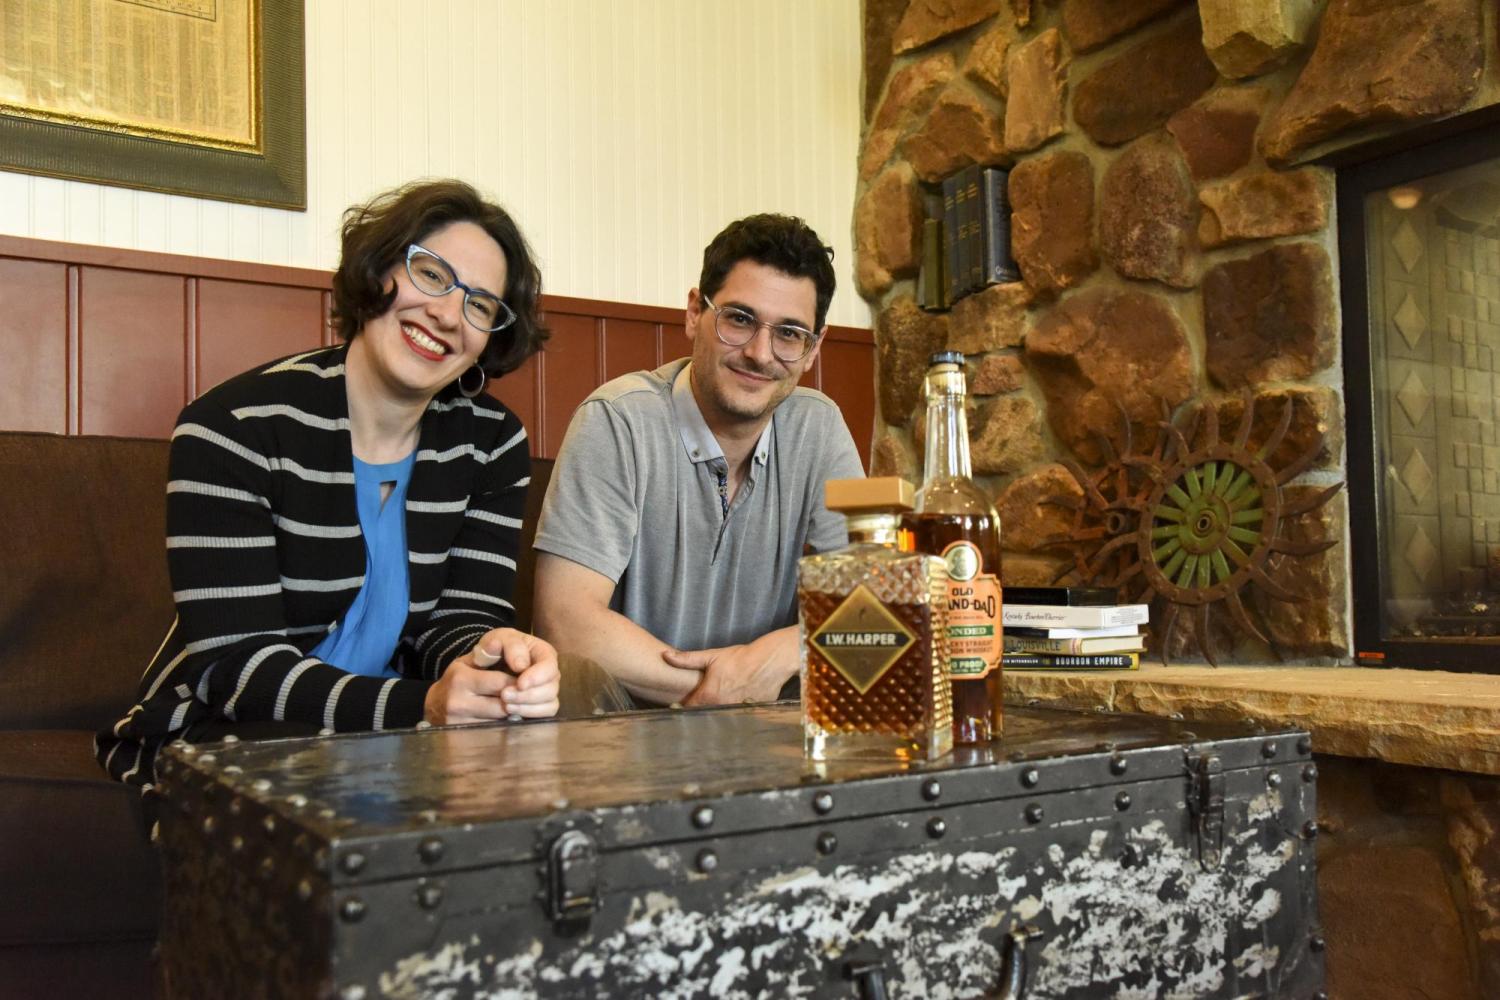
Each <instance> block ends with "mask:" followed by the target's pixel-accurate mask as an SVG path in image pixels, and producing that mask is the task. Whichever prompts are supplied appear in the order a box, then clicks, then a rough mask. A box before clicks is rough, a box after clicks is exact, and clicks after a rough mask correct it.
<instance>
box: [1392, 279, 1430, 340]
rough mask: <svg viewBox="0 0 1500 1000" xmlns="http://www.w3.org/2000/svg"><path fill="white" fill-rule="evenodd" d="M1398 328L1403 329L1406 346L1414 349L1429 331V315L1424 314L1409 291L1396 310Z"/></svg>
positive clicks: (1402, 335)
mask: <svg viewBox="0 0 1500 1000" xmlns="http://www.w3.org/2000/svg"><path fill="white" fill-rule="evenodd" d="M1395 320H1396V329H1397V330H1400V331H1401V338H1402V339H1403V340H1405V341H1406V346H1407V347H1409V348H1411V349H1412V350H1416V349H1417V345H1418V344H1420V343H1421V342H1422V335H1423V334H1424V333H1426V332H1427V317H1426V316H1423V315H1422V310H1421V308H1419V307H1418V306H1417V303H1416V302H1415V301H1414V300H1413V299H1412V297H1411V293H1410V292H1408V293H1407V295H1406V298H1405V300H1404V301H1402V303H1401V308H1400V309H1397V310H1396V316H1395Z"/></svg>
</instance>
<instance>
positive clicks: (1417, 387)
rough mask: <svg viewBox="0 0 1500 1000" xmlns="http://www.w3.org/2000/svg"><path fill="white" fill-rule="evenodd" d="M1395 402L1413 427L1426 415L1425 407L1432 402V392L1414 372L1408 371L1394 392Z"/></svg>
mask: <svg viewBox="0 0 1500 1000" xmlns="http://www.w3.org/2000/svg"><path fill="white" fill-rule="evenodd" d="M1396 402H1397V403H1398V404H1400V406H1401V411H1402V412H1403V413H1405V414H1406V419H1408V420H1410V421H1411V425H1412V426H1413V427H1415V426H1417V425H1418V424H1420V423H1421V422H1422V418H1423V417H1425V416H1426V415H1427V407H1428V405H1429V404H1430V403H1431V402H1432V391H1431V390H1430V389H1428V388H1427V385H1426V384H1425V383H1424V382H1423V381H1422V377H1421V376H1420V375H1418V374H1417V373H1416V371H1415V370H1413V371H1409V372H1407V373H1406V381H1405V382H1402V383H1401V388H1400V389H1399V390H1398V391H1397V392H1396Z"/></svg>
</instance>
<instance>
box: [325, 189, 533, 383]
mask: <svg viewBox="0 0 1500 1000" xmlns="http://www.w3.org/2000/svg"><path fill="white" fill-rule="evenodd" d="M454 222H472V223H474V224H475V225H477V226H479V227H480V228H482V229H483V230H484V231H485V232H486V233H489V235H490V237H491V238H492V239H494V241H495V242H496V243H498V244H499V245H500V249H501V251H502V252H503V253H504V254H505V273H506V278H505V291H504V293H503V294H502V295H501V298H502V299H504V300H505V304H506V305H508V306H510V308H511V311H512V312H514V313H515V314H516V321H515V322H514V323H512V324H511V325H510V326H508V327H506V328H505V329H504V330H500V331H498V332H496V333H494V334H491V335H490V340H489V343H487V344H486V345H485V347H484V350H483V351H481V352H480V355H479V366H480V367H481V368H483V369H484V371H485V372H486V373H487V374H488V375H490V376H491V377H494V378H498V377H499V376H501V375H504V374H505V373H506V372H512V371H515V370H516V369H517V368H519V367H521V365H522V364H523V363H524V362H525V361H526V359H527V358H529V357H531V355H532V354H534V353H536V352H537V351H538V350H540V349H541V346H542V343H543V342H544V341H545V340H546V339H547V331H546V329H544V328H543V327H542V325H541V321H540V319H539V318H538V316H537V302H538V300H539V299H540V298H541V295H542V275H541V272H540V271H539V270H538V269H537V266H536V261H535V258H534V257H533V256H532V253H531V248H530V247H529V246H528V245H527V243H526V238H525V237H524V236H522V235H521V230H520V229H519V228H518V227H517V226H516V223H515V220H514V219H512V218H511V217H510V214H509V213H508V212H506V211H505V209H503V208H501V207H500V206H499V205H497V204H495V203H494V202H491V201H486V200H485V199H484V197H483V196H481V195H480V194H479V192H478V191H476V190H474V188H473V187H472V186H470V185H468V184H465V183H464V182H463V181H458V180H428V181H414V182H412V183H410V184H406V185H403V186H402V187H398V188H396V189H394V190H392V191H387V192H385V193H384V194H379V195H376V196H375V197H374V198H372V199H370V200H369V201H368V202H366V203H364V204H362V205H355V206H353V207H352V208H350V209H349V210H348V211H346V212H345V213H344V225H343V230H342V234H341V244H342V247H341V252H340V255H339V267H338V270H337V271H335V272H334V275H333V316H332V318H333V322H334V324H335V326H336V327H337V329H338V332H339V336H340V337H343V338H344V339H345V340H351V339H353V338H354V337H356V336H358V335H359V331H360V329H361V328H363V327H364V325H365V324H366V323H368V322H369V321H370V320H372V319H374V318H375V317H377V316H381V315H383V314H384V313H385V311H386V310H387V309H389V308H390V307H391V303H392V302H393V301H394V300H395V298H396V289H395V286H394V285H391V286H387V285H386V276H387V275H388V274H390V271H391V268H393V267H395V266H396V265H398V264H401V263H402V262H403V261H405V260H406V248H407V247H408V246H410V245H411V244H413V243H420V242H422V240H424V239H426V238H427V237H428V236H431V235H432V234H433V233H435V232H436V231H437V230H439V229H441V228H443V227H444V226H446V225H448V224H450V223H454Z"/></svg>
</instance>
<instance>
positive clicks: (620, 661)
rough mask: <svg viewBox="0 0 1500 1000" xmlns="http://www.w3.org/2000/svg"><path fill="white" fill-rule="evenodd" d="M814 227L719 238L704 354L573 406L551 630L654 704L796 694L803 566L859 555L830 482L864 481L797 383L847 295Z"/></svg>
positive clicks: (699, 331)
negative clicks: (833, 306) (840, 293)
mask: <svg viewBox="0 0 1500 1000" xmlns="http://www.w3.org/2000/svg"><path fill="white" fill-rule="evenodd" d="M832 255H833V251H832V250H831V249H829V248H828V247H826V246H824V245H823V243H822V241H821V240H820V239H819V238H818V236H817V234H816V233H814V232H813V231H812V229H810V228H809V227H808V226H807V224H806V223H804V222H802V221H801V220H800V219H793V218H789V217H787V216H782V215H755V216H751V217H749V218H746V219H742V220H740V221H738V222H735V223H733V224H731V225H730V226H729V227H728V228H726V229H725V230H724V231H723V232H721V233H720V234H719V235H718V236H716V237H714V240H713V242H711V243H710V244H709V245H708V247H707V249H706V250H705V251H704V256H703V271H702V275H701V276H700V278H699V283H698V287H697V288H694V289H692V290H691V291H690V292H689V293H688V305H687V337H688V340H689V341H690V342H691V344H692V356H691V358H684V359H680V360H677V361H674V362H671V363H670V364H667V365H663V366H662V367H661V368H658V369H657V370H656V371H653V372H644V371H643V372H636V373H633V374H630V375H625V376H622V377H621V378H617V379H615V380H613V381H612V382H609V383H607V384H606V385H603V386H601V387H600V388H599V389H597V390H596V391H595V392H594V393H593V394H592V395H591V396H589V397H588V399H586V400H584V402H583V403H582V405H580V406H579V408H578V411H577V412H576V413H575V414H574V416H573V420H572V423H571V424H570V425H569V427H568V433H567V436H566V438H565V439H564V441H563V445H562V450H561V452H560V453H559V455H558V458H557V464H556V467H555V469H554V471H553V476H552V482H551V485H550V487H549V489H548V491H547V499H546V503H545V505H544V507H543V510H542V516H541V521H540V524H539V526H538V529H537V535H536V549H537V552H538V555H537V566H536V600H535V618H536V626H537V632H538V634H539V635H541V636H542V637H544V638H546V639H547V640H548V641H550V642H552V643H553V644H554V645H556V646H557V648H558V650H559V651H561V652H564V653H571V654H575V655H580V656H585V657H588V658H589V659H592V660H594V661H596V662H597V663H599V664H600V665H601V666H603V667H604V668H605V669H606V670H607V671H609V672H610V673H611V674H613V675H614V676H615V677H616V678H618V679H619V680H620V681H621V682H622V683H623V684H624V685H625V687H626V688H628V689H629V690H630V691H631V692H632V693H633V694H634V695H635V696H636V697H637V698H638V699H641V700H643V701H645V702H650V703H655V704H669V703H673V702H681V703H684V704H729V703H737V702H742V701H766V700H770V699H773V698H776V697H777V696H778V695H781V696H784V697H790V696H794V695H795V692H796V674H797V664H798V637H797V627H796V620H797V610H796V609H797V604H796V584H797V560H798V558H800V557H801V555H802V554H803V550H804V546H807V547H810V548H812V549H813V550H815V551H825V550H827V549H831V548H837V547H838V546H840V545H843V544H844V542H845V539H846V536H845V532H844V523H843V518H842V517H841V516H839V515H836V514H833V513H831V512H830V511H828V510H827V509H826V508H825V507H824V506H823V483H824V482H825V481H826V480H829V479H843V478H850V477H857V476H861V475H863V474H864V472H863V470H862V469H861V467H860V463H859V455H858V453H857V452H856V451H855V448H854V441H853V439H852V438H851V437H850V436H849V430H848V428H847V427H846V426H845V425H844V421H843V417H842V415H841V414H840V413H839V410H838V406H837V404H835V403H834V402H833V401H832V400H830V399H829V398H828V397H827V396H824V395H823V394H822V393H819V392H815V391H813V390H811V389H805V388H799V387H798V385H797V382H798V380H799V379H800V378H801V377H802V375H803V373H804V372H805V371H806V370H807V369H808V367H809V366H810V365H811V364H812V363H813V361H814V359H815V358H816V357H817V354H818V349H819V346H820V344H821V341H822V335H823V330H824V320H825V319H826V317H827V315H828V305H829V302H830V300H831V299H832V298H833V290H834V275H833V265H832V262H831V257H832Z"/></svg>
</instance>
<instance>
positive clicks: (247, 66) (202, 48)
mask: <svg viewBox="0 0 1500 1000" xmlns="http://www.w3.org/2000/svg"><path fill="white" fill-rule="evenodd" d="M306 138H307V137H306V128H305V107H304V78H303V9H302V0H47V2H44V3H14V2H0V169H5V170H19V171H23V172H27V173H35V174H47V175H51V176H54V177H66V178H68V179H70V180H84V181H94V182H97V183H101V184H116V185H120V186H123V187H133V188H143V189H146V190H151V191H164V192H167V193H170V194H185V195H194V196H197V197H203V198H218V199H223V200H226V201H240V202H247V203H250V204H254V205H271V206H275V207H278V208H294V209H303V208H306V207H307V163H306Z"/></svg>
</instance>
